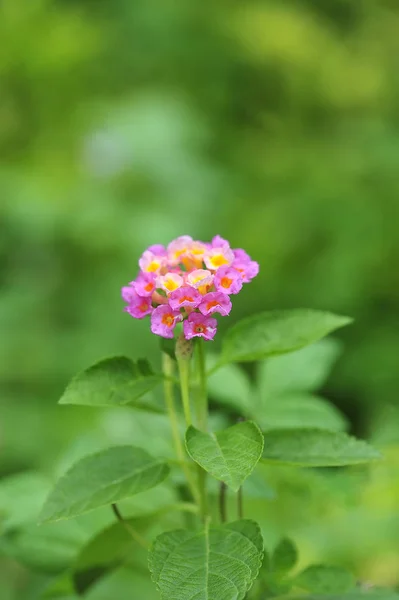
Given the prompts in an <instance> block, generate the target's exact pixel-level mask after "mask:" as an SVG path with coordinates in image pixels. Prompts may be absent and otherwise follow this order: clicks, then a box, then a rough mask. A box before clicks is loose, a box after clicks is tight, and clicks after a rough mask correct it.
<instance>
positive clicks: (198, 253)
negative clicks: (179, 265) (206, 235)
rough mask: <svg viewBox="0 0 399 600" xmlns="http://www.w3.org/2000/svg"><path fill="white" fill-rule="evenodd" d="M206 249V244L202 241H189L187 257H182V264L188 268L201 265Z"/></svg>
mask: <svg viewBox="0 0 399 600" xmlns="http://www.w3.org/2000/svg"><path fill="white" fill-rule="evenodd" d="M207 251H208V246H207V245H206V244H204V243H203V242H198V241H194V242H191V244H189V246H188V249H187V258H186V259H185V257H183V264H184V265H185V266H186V267H188V268H190V267H191V269H192V268H193V267H194V268H195V267H197V268H199V267H202V263H203V260H204V256H205V253H206V252H207ZM190 262H191V264H190Z"/></svg>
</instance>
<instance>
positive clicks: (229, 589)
mask: <svg viewBox="0 0 399 600" xmlns="http://www.w3.org/2000/svg"><path fill="white" fill-rule="evenodd" d="M262 554H263V541H262V536H261V533H260V529H259V526H258V525H257V524H256V523H255V522H254V521H249V520H242V521H236V522H234V523H228V524H226V525H223V526H220V527H211V528H208V527H206V528H205V529H203V530H201V531H199V532H193V531H189V530H184V529H178V530H175V531H170V532H168V533H164V534H162V535H160V536H159V537H158V538H157V539H156V540H155V542H154V545H153V547H152V549H151V551H150V555H149V567H150V571H151V574H152V579H153V581H154V583H155V584H156V585H157V588H158V589H159V591H160V592H161V600H193V599H194V598H198V600H199V599H200V598H204V599H205V598H217V599H218V600H232V599H233V598H234V600H243V598H244V597H245V594H246V592H247V591H248V590H249V588H250V587H251V585H252V583H253V581H254V580H255V578H256V577H257V575H258V572H259V568H260V566H261V563H262Z"/></svg>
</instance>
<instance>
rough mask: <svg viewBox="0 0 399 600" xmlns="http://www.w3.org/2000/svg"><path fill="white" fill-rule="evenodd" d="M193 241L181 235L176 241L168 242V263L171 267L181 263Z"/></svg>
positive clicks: (187, 236) (189, 237)
mask: <svg viewBox="0 0 399 600" xmlns="http://www.w3.org/2000/svg"><path fill="white" fill-rule="evenodd" d="M192 241H193V238H192V237H191V236H189V235H181V236H180V237H178V238H177V239H175V240H173V242H170V244H169V245H168V248H167V252H168V262H169V264H171V265H178V264H179V263H180V262H181V261H182V257H183V256H185V255H186V254H187V252H188V249H189V247H190V245H191V243H192Z"/></svg>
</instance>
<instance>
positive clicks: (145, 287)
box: [131, 273, 155, 296]
mask: <svg viewBox="0 0 399 600" xmlns="http://www.w3.org/2000/svg"><path fill="white" fill-rule="evenodd" d="M131 285H132V286H133V288H134V290H135V292H136V293H137V294H138V295H139V296H151V295H152V293H153V291H154V290H155V275H154V273H139V275H138V277H137V279H136V280H135V281H132V283H131Z"/></svg>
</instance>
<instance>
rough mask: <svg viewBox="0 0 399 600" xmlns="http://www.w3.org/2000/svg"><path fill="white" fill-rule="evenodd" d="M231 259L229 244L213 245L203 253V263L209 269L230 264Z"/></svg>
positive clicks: (231, 253) (214, 269)
mask: <svg viewBox="0 0 399 600" xmlns="http://www.w3.org/2000/svg"><path fill="white" fill-rule="evenodd" d="M233 261H234V254H233V251H232V250H231V249H230V248H229V246H219V247H213V248H211V249H210V250H208V252H206V254H205V255H204V263H205V265H206V267H207V269H210V270H211V271H217V270H218V269H220V268H221V267H225V266H230V265H231V263H232V262H233Z"/></svg>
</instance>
